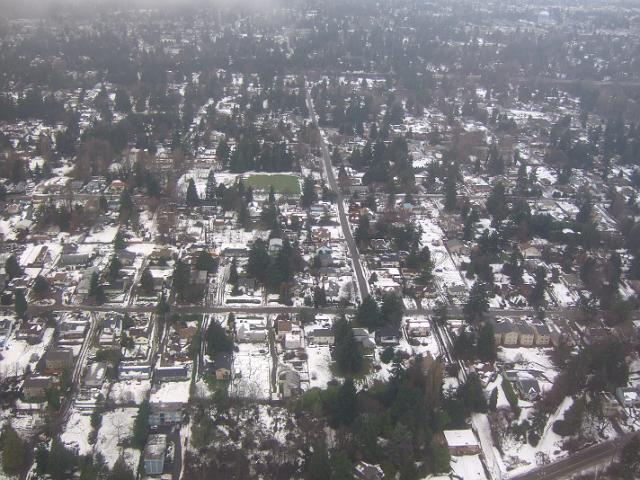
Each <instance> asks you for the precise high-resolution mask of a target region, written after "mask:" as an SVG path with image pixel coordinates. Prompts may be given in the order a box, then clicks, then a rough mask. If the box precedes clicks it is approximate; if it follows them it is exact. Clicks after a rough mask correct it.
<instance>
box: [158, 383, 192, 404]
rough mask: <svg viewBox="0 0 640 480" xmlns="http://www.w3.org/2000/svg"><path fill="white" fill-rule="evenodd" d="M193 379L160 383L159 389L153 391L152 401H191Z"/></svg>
mask: <svg viewBox="0 0 640 480" xmlns="http://www.w3.org/2000/svg"><path fill="white" fill-rule="evenodd" d="M190 386H191V381H186V382H164V383H162V384H160V387H159V388H158V389H157V390H154V391H152V392H151V396H150V397H149V402H150V403H163V402H164V403H167V402H180V403H184V404H186V403H188V402H189V387H190ZM155 388H156V387H154V389H155Z"/></svg>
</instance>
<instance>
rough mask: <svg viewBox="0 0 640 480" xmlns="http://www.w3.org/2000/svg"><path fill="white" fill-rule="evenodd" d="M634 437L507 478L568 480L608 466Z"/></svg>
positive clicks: (605, 443)
mask: <svg viewBox="0 0 640 480" xmlns="http://www.w3.org/2000/svg"><path fill="white" fill-rule="evenodd" d="M634 435H637V433H629V434H626V435H624V436H622V437H619V438H616V439H614V440H610V441H607V442H602V443H599V444H597V445H594V446H593V447H589V448H587V449H585V450H581V451H579V452H576V453H574V454H572V455H570V456H569V457H567V458H564V459H562V460H559V461H557V462H555V463H550V464H548V465H544V466H542V467H539V468H536V469H535V470H532V471H530V472H527V473H523V474H522V475H516V476H514V477H509V478H510V479H511V480H540V479H549V480H550V479H557V480H561V479H564V478H570V476H571V475H575V474H577V473H580V472H582V471H584V470H586V469H592V468H595V467H598V466H604V465H608V464H610V463H611V461H612V460H613V458H614V456H615V455H617V454H618V453H619V452H620V450H621V449H622V447H623V446H624V445H625V444H626V443H627V442H628V441H629V440H631V438H633V436H634Z"/></svg>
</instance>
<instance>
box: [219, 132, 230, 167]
mask: <svg viewBox="0 0 640 480" xmlns="http://www.w3.org/2000/svg"><path fill="white" fill-rule="evenodd" d="M230 154H231V149H230V148H229V144H228V143H227V139H226V138H223V139H222V140H220V142H219V143H218V147H217V148H216V157H218V160H219V161H220V162H221V163H222V164H223V165H225V166H226V165H228V164H229V157H230Z"/></svg>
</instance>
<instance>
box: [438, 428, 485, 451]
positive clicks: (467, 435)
mask: <svg viewBox="0 0 640 480" xmlns="http://www.w3.org/2000/svg"><path fill="white" fill-rule="evenodd" d="M442 434H443V435H444V439H445V442H446V443H447V448H448V449H449V453H450V454H451V455H476V454H478V453H480V443H479V442H478V439H477V438H476V436H475V434H474V433H473V430H471V429H466V430H444V431H443V432H442Z"/></svg>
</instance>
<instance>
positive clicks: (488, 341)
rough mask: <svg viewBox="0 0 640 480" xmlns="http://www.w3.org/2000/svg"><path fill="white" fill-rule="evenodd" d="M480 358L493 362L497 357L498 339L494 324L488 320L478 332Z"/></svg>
mask: <svg viewBox="0 0 640 480" xmlns="http://www.w3.org/2000/svg"><path fill="white" fill-rule="evenodd" d="M477 351H478V358H479V359H480V360H482V361H483V362H493V361H495V359H496V340H495V336H494V330H493V324H492V323H491V322H486V323H485V324H484V325H483V326H482V328H481V329H480V332H479V334H478V345H477Z"/></svg>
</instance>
